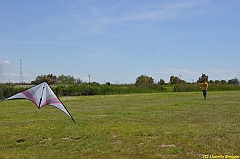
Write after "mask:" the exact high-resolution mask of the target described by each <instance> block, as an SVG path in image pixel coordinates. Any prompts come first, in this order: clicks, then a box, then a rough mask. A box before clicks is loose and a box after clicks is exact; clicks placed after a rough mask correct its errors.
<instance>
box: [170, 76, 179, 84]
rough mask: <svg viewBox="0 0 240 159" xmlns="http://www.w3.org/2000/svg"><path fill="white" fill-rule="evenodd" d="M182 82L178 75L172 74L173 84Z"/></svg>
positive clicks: (171, 81) (171, 82)
mask: <svg viewBox="0 0 240 159" xmlns="http://www.w3.org/2000/svg"><path fill="white" fill-rule="evenodd" d="M180 83H181V79H180V78H179V77H177V76H175V77H174V76H171V77H170V84H171V85H173V84H180Z"/></svg>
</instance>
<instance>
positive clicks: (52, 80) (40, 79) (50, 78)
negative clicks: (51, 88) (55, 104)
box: [33, 74, 57, 84]
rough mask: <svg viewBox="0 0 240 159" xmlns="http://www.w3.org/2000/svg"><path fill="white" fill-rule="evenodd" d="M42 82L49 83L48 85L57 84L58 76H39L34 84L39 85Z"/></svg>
mask: <svg viewBox="0 0 240 159" xmlns="http://www.w3.org/2000/svg"><path fill="white" fill-rule="evenodd" d="M42 82H47V83H48V84H55V83H56V82H57V76H55V75H53V74H48V75H39V76H37V77H36V79H35V80H34V81H33V84H39V83H42Z"/></svg>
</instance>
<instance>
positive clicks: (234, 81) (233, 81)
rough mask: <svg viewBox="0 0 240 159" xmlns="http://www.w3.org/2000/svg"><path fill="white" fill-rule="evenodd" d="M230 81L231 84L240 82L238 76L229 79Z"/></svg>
mask: <svg viewBox="0 0 240 159" xmlns="http://www.w3.org/2000/svg"><path fill="white" fill-rule="evenodd" d="M228 83H229V84H239V80H238V79H237V78H234V79H231V80H228Z"/></svg>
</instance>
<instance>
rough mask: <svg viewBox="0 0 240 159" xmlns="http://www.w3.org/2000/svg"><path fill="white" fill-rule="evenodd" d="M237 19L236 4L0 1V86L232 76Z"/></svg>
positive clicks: (203, 0) (238, 51) (239, 51)
mask: <svg viewBox="0 0 240 159" xmlns="http://www.w3.org/2000/svg"><path fill="white" fill-rule="evenodd" d="M239 15H240V1H239V0H229V1H226V0H121V1H119V0H101V1H100V0H54V1H49V0H22V1H18V0H1V1H0V82H1V83H5V82H20V81H21V80H20V79H21V78H20V77H21V76H20V75H22V76H23V81H24V82H30V81H33V80H35V78H36V77H37V76H39V75H46V74H53V75H56V76H59V75H62V74H63V75H71V76H74V78H76V79H77V78H80V79H81V80H83V82H87V81H88V80H89V77H90V80H91V82H98V83H105V82H110V83H116V84H124V83H127V84H128V83H135V82H136V78H137V77H138V76H140V75H147V76H150V77H152V78H153V79H154V80H155V82H158V81H159V80H160V79H164V80H165V82H169V79H170V76H177V77H180V78H181V79H182V80H185V81H187V82H196V81H197V80H198V78H199V77H200V76H201V75H202V73H205V74H207V75H208V76H209V79H210V80H230V79H233V78H238V79H240V63H239V60H240V19H239ZM20 61H21V63H20ZM21 68H22V69H21Z"/></svg>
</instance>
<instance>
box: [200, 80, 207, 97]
mask: <svg viewBox="0 0 240 159" xmlns="http://www.w3.org/2000/svg"><path fill="white" fill-rule="evenodd" d="M201 88H202V92H203V97H204V100H206V99H207V89H208V83H207V82H206V80H203V82H202V84H201Z"/></svg>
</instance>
